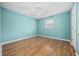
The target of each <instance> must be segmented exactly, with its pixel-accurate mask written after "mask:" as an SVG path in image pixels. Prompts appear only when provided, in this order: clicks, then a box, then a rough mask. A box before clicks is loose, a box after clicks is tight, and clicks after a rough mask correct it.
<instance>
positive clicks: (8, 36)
mask: <svg viewBox="0 0 79 59" xmlns="http://www.w3.org/2000/svg"><path fill="white" fill-rule="evenodd" d="M1 9H2V21H1V25H2V26H1V28H2V40H1V41H2V42H6V41H11V40H16V39H18V38H24V37H29V36H33V35H36V24H37V23H36V22H37V21H36V20H35V19H34V18H31V17H28V16H24V15H21V14H19V13H16V12H13V11H10V10H8V9H4V8H1Z"/></svg>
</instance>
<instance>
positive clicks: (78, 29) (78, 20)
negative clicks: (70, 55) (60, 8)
mask: <svg viewBox="0 0 79 59" xmlns="http://www.w3.org/2000/svg"><path fill="white" fill-rule="evenodd" d="M77 53H78V55H79V3H78V2H77Z"/></svg>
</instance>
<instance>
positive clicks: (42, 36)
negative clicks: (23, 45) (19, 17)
mask: <svg viewBox="0 0 79 59" xmlns="http://www.w3.org/2000/svg"><path fill="white" fill-rule="evenodd" d="M36 36H40V37H45V38H51V39H57V40H63V41H68V42H70V41H71V40H68V39H62V38H56V37H49V36H45V35H33V36H29V37H24V38H19V39H16V40H12V41H7V42H3V43H1V45H5V44H8V43H12V42H16V41H19V40H24V39H28V38H32V37H36Z"/></svg>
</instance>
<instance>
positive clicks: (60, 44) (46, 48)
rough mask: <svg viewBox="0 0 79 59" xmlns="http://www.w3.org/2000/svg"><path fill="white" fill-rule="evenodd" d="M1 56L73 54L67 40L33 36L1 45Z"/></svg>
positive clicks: (73, 51)
mask: <svg viewBox="0 0 79 59" xmlns="http://www.w3.org/2000/svg"><path fill="white" fill-rule="evenodd" d="M2 48H3V49H2V55H3V56H74V55H75V50H74V49H73V47H72V46H71V45H70V43H69V42H66V41H61V40H55V39H48V38H43V37H34V38H30V39H26V40H21V41H17V42H13V43H10V44H7V45H3V47H2Z"/></svg>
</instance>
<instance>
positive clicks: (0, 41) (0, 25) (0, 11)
mask: <svg viewBox="0 0 79 59" xmlns="http://www.w3.org/2000/svg"><path fill="white" fill-rule="evenodd" d="M0 42H1V8H0Z"/></svg>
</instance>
